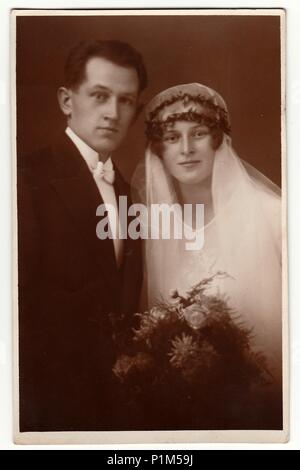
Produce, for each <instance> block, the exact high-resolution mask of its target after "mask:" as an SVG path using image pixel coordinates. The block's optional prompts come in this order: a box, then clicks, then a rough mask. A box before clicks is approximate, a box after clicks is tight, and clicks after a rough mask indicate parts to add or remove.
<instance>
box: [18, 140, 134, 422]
mask: <svg viewBox="0 0 300 470" xmlns="http://www.w3.org/2000/svg"><path fill="white" fill-rule="evenodd" d="M114 187H115V191H116V196H117V197H118V196H119V195H127V196H128V186H127V184H126V183H125V181H124V180H123V178H122V177H121V175H120V174H119V172H118V171H117V170H116V180H115V183H114ZM102 202H103V201H102V199H101V196H100V194H99V191H98V188H97V186H96V184H95V182H94V179H93V177H92V175H91V173H90V171H89V169H88V167H87V165H86V163H85V161H84V160H83V158H82V156H81V155H80V154H79V152H78V150H77V148H76V147H75V146H74V144H73V143H72V141H71V140H70V139H69V138H68V137H67V136H66V135H65V134H64V135H62V136H60V138H59V139H58V140H57V142H56V143H55V144H53V145H52V146H51V147H49V148H46V149H44V150H41V151H38V152H36V153H35V154H34V155H32V156H30V157H27V158H25V159H24V160H23V161H22V164H20V165H19V167H18V264H19V371H20V377H19V379H20V388H19V389H20V430H21V431H47V430H49V431H52V430H109V429H111V430H113V429H122V426H124V417H123V416H122V413H123V411H124V410H123V409H122V407H119V404H120V397H119V395H118V393H119V392H118V384H117V381H116V380H115V379H114V376H113V374H112V366H113V364H114V360H115V357H116V351H115V344H114V342H113V335H112V327H111V321H110V317H111V316H110V314H111V313H114V315H115V317H118V316H120V315H121V314H122V315H128V321H129V322H130V321H131V320H130V319H131V318H132V315H133V313H134V311H135V310H136V308H137V303H138V298H139V294H140V286H141V281H142V269H141V255H140V245H139V243H138V242H137V241H133V240H130V239H128V240H124V254H123V263H122V265H121V267H120V268H119V269H118V268H117V265H116V261H115V256H114V248H113V241H112V240H109V239H107V240H100V239H98V238H97V236H96V225H97V222H99V220H100V219H99V217H96V208H97V206H98V205H99V204H101V203H102ZM125 421H126V420H125Z"/></svg>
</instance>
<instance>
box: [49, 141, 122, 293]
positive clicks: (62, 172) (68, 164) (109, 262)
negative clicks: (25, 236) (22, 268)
mask: <svg viewBox="0 0 300 470" xmlns="http://www.w3.org/2000/svg"><path fill="white" fill-rule="evenodd" d="M54 168H55V170H54V174H53V175H52V176H51V178H50V184H51V185H52V187H53V188H54V189H55V191H56V192H57V194H58V196H59V197H60V198H61V200H62V202H63V204H64V206H65V208H66V211H67V213H68V216H69V217H70V218H72V220H73V221H74V223H75V225H76V230H77V231H78V233H79V234H80V236H81V237H82V241H83V243H85V245H86V247H87V250H90V252H91V254H92V256H93V259H94V260H95V262H96V263H98V266H99V269H101V271H102V274H103V276H104V277H105V278H106V279H107V281H108V283H109V285H110V287H111V289H114V290H115V289H116V278H117V265H116V260H115V253H114V246H113V241H112V240H110V239H106V240H99V239H98V237H97V235H96V226H97V223H98V222H99V218H97V217H96V209H97V207H98V206H99V205H100V204H102V203H103V199H102V198H101V195H100V193H99V190H98V188H97V185H96V183H95V181H94V179H93V176H92V175H91V173H90V171H89V169H88V167H87V165H86V163H85V161H84V159H83V158H82V156H81V155H80V154H79V152H78V150H77V149H76V147H75V146H74V144H73V143H72V142H71V140H70V139H69V138H68V137H67V136H63V137H62V138H61V140H60V141H59V142H58V144H57V145H56V146H55V147H54Z"/></svg>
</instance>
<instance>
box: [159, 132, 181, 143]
mask: <svg viewBox="0 0 300 470" xmlns="http://www.w3.org/2000/svg"><path fill="white" fill-rule="evenodd" d="M178 139H179V136H178V135H177V134H175V133H174V132H172V133H171V132H170V133H167V134H165V135H164V136H163V141H164V142H169V143H170V144H174V143H175V142H177V141H178Z"/></svg>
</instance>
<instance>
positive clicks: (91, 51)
mask: <svg viewBox="0 0 300 470" xmlns="http://www.w3.org/2000/svg"><path fill="white" fill-rule="evenodd" d="M94 57H99V58H102V59H106V60H108V61H110V62H112V63H114V64H116V65H120V66H121V67H127V68H133V69H135V70H136V72H137V75H138V79H139V92H141V91H143V90H144V89H145V88H146V86H147V84H148V77H147V71H146V67H145V65H144V61H143V58H142V55H141V54H140V53H139V52H138V51H137V50H136V49H134V48H133V47H132V46H131V45H130V44H127V43H126V42H122V41H115V40H97V41H93V42H80V43H78V44H77V45H76V46H75V47H74V48H73V49H72V50H71V51H70V53H69V56H68V58H67V60H66V63H65V68H64V85H65V86H66V87H67V88H72V89H76V88H77V87H78V86H79V85H80V84H81V83H82V82H83V81H84V78H85V73H86V64H87V62H88V61H89V60H90V59H93V58H94Z"/></svg>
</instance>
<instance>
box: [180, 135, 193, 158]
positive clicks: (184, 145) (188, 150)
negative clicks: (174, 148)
mask: <svg viewBox="0 0 300 470" xmlns="http://www.w3.org/2000/svg"><path fill="white" fill-rule="evenodd" d="M194 151H195V150H194V145H193V142H192V139H191V138H190V136H188V135H183V136H182V139H181V148H180V153H181V154H182V155H190V154H192V153H194Z"/></svg>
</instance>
